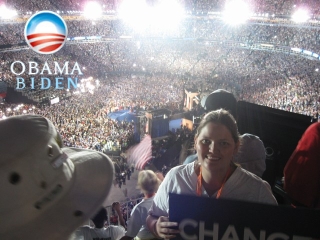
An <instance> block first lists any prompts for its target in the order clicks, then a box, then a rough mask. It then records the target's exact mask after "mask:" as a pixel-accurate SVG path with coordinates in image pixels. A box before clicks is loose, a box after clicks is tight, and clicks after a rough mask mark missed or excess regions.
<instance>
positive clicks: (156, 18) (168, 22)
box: [118, 0, 185, 32]
mask: <svg viewBox="0 0 320 240" xmlns="http://www.w3.org/2000/svg"><path fill="white" fill-rule="evenodd" d="M118 12H119V17H120V18H121V19H123V21H125V22H126V23H127V24H129V25H131V27H132V28H134V29H135V30H136V31H140V32H144V31H146V30H147V28H150V29H151V30H152V31H170V30H173V29H175V28H177V27H178V26H179V24H180V22H181V20H182V19H183V18H184V16H185V11H184V8H183V7H182V6H181V5H180V4H179V3H178V1H177V0H163V1H161V2H159V4H155V5H152V6H149V5H148V4H147V2H146V0H136V1H132V0H126V1H123V2H122V4H121V6H120V7H119V11H118Z"/></svg>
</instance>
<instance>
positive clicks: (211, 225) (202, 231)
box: [169, 194, 320, 240]
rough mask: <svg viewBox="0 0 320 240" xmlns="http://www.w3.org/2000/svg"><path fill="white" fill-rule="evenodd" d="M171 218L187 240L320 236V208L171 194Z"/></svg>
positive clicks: (299, 239) (181, 235) (245, 239)
mask: <svg viewBox="0 0 320 240" xmlns="http://www.w3.org/2000/svg"><path fill="white" fill-rule="evenodd" d="M169 206H170V221H171V222H178V223H179V229H180V235H178V237H177V238H175V239H186V240H231V239H235V240H242V239H243V240H275V239H277V240H278V239H279V240H282V239H283V240H289V239H290V240H291V239H292V240H307V239H311V238H320V210H312V209H305V208H296V209H294V208H291V207H290V206H274V205H267V204H261V203H251V202H244V201H235V200H227V199H212V198H206V197H197V196H187V195H181V194H170V195H169Z"/></svg>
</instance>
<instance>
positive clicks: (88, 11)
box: [83, 2, 102, 19]
mask: <svg viewBox="0 0 320 240" xmlns="http://www.w3.org/2000/svg"><path fill="white" fill-rule="evenodd" d="M83 15H84V16H85V17H86V18H89V19H98V18H100V17H101V16H102V8H101V6H100V4H99V3H97V2H88V3H87V4H86V5H85V7H84V11H83Z"/></svg>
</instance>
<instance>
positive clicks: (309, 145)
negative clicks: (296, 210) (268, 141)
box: [284, 122, 320, 208]
mask: <svg viewBox="0 0 320 240" xmlns="http://www.w3.org/2000/svg"><path fill="white" fill-rule="evenodd" d="M284 178H285V179H284V180H285V183H284V189H285V191H286V192H287V194H288V195H289V196H290V197H291V198H292V199H293V200H295V201H297V202H298V203H300V204H302V205H304V206H306V207H310V208H320V122H318V123H314V124H312V125H311V126H309V127H308V129H307V130H306V131H305V133H304V134H303V135H302V137H301V139H300V141H299V143H298V145H297V147H296V149H295V150H294V152H293V153H292V155H291V157H290V159H289V161H288V162H287V164H286V166H285V168H284Z"/></svg>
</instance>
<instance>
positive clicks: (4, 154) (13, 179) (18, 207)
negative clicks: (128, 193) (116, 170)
mask: <svg viewBox="0 0 320 240" xmlns="http://www.w3.org/2000/svg"><path fill="white" fill-rule="evenodd" d="M0 153H1V158H0V164H1V171H0V179H1V190H2V193H1V196H0V212H1V219H3V221H1V224H0V236H1V239H68V237H69V236H70V234H71V233H72V232H73V231H74V230H76V229H77V227H79V226H80V225H81V224H83V223H84V222H85V221H87V220H88V219H89V218H90V217H91V216H92V215H93V214H94V213H96V211H97V210H98V209H99V208H100V207H101V205H102V203H103V202H104V201H105V198H106V197H107V195H108V193H109V191H110V188H111V185H112V178H113V164H112V162H111V160H110V159H109V158H108V157H107V156H106V155H104V154H102V153H99V152H97V151H92V150H87V149H86V150H84V149H79V148H66V147H63V145H62V139H61V136H60V135H59V133H58V132H57V131H56V128H55V127H54V125H53V123H52V122H51V121H49V120H48V119H46V118H44V117H42V116H37V115H23V116H14V117H8V118H6V119H4V120H1V121H0ZM93 176H94V177H93Z"/></svg>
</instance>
